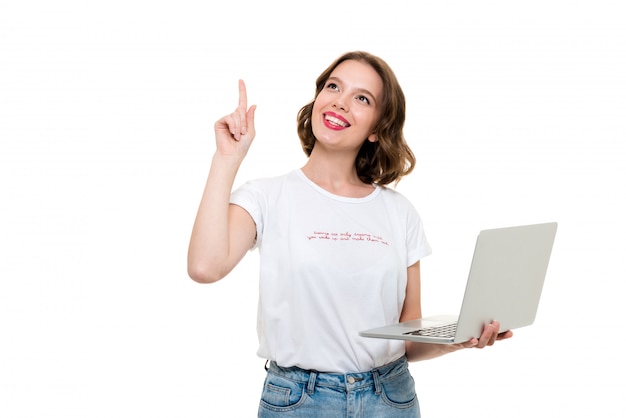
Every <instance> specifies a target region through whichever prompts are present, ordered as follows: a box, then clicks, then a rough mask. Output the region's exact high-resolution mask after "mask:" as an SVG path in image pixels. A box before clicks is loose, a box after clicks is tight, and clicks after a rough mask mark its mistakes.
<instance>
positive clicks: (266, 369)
mask: <svg viewBox="0 0 626 418" xmlns="http://www.w3.org/2000/svg"><path fill="white" fill-rule="evenodd" d="M269 364H270V361H269V360H265V366H264V367H265V371H266V372H267V371H269V369H270V366H269Z"/></svg>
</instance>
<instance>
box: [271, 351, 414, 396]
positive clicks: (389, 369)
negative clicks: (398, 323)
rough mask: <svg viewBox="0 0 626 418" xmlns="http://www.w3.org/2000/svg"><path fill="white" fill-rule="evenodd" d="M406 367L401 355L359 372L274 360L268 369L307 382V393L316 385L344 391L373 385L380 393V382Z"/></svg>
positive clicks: (406, 364)
mask: <svg viewBox="0 0 626 418" xmlns="http://www.w3.org/2000/svg"><path fill="white" fill-rule="evenodd" d="M407 368H408V363H407V359H406V357H405V356H402V357H400V358H399V359H398V360H396V361H393V362H391V363H389V364H386V365H384V366H381V367H377V368H375V369H372V370H370V371H367V372H360V373H326V372H318V371H315V370H305V369H301V368H299V367H295V366H293V367H281V366H279V365H278V364H276V362H274V361H271V362H270V366H269V369H268V371H269V372H271V373H274V374H277V375H279V376H282V377H284V378H286V379H290V380H293V381H296V382H301V383H305V384H307V392H309V394H311V393H313V390H314V388H315V387H316V386H320V387H321V386H323V387H329V388H335V389H338V390H345V391H349V390H355V389H359V388H365V387H370V386H374V388H375V391H376V393H380V391H381V389H382V387H381V382H384V381H385V380H387V379H390V378H393V377H395V376H397V375H398V374H400V373H403V372H405V371H406V369H407Z"/></svg>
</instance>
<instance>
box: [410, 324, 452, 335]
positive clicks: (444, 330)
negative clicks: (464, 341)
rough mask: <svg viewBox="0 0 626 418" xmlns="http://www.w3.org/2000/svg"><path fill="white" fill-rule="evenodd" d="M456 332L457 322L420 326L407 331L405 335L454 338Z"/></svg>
mask: <svg viewBox="0 0 626 418" xmlns="http://www.w3.org/2000/svg"><path fill="white" fill-rule="evenodd" d="M455 333H456V322H454V323H452V324H446V325H438V326H436V327H427V328H420V329H418V330H415V331H409V332H405V333H404V335H426V336H428V337H440V338H452V337H454V334H455Z"/></svg>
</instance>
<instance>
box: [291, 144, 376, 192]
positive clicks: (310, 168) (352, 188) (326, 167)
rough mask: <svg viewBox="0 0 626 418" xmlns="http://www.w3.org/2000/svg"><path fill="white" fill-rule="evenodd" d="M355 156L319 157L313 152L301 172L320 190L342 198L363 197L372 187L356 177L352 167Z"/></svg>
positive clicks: (354, 168) (319, 155) (335, 155)
mask: <svg viewBox="0 0 626 418" xmlns="http://www.w3.org/2000/svg"><path fill="white" fill-rule="evenodd" d="M354 161H355V156H349V155H338V154H333V155H327V154H325V155H323V156H322V155H321V153H319V152H317V153H316V152H315V149H313V152H312V153H311V155H310V156H309V159H308V161H307V162H306V164H305V165H304V166H303V167H302V172H303V173H304V175H305V176H307V177H308V178H309V180H311V181H312V182H313V183H315V184H317V185H318V186H319V187H321V188H322V189H324V190H326V191H328V192H330V193H332V194H336V195H338V196H344V197H365V196H367V195H369V194H370V193H371V192H372V190H373V189H374V186H373V185H372V184H367V183H363V182H362V181H361V179H359V176H358V175H357V171H356V167H355V165H354Z"/></svg>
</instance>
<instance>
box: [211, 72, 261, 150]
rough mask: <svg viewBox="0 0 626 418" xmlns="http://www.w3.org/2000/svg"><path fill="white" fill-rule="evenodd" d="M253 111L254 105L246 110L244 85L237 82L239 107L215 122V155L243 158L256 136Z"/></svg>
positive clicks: (241, 81)
mask: <svg viewBox="0 0 626 418" xmlns="http://www.w3.org/2000/svg"><path fill="white" fill-rule="evenodd" d="M255 110H256V105H253V106H250V108H248V97H247V93H246V84H245V83H244V82H243V80H239V105H238V106H237V108H236V109H235V111H234V112H233V113H231V114H229V115H226V116H224V117H222V118H221V119H219V120H218V121H217V122H215V140H216V145H217V153H219V154H222V155H224V156H232V157H237V158H239V159H243V158H244V157H245V155H246V153H247V152H248V149H249V148H250V144H251V143H252V140H253V139H254V136H255V134H256V131H255V130H254V111H255Z"/></svg>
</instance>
